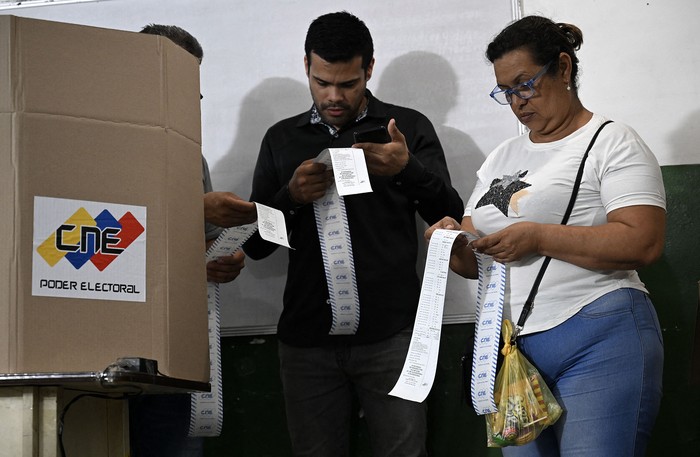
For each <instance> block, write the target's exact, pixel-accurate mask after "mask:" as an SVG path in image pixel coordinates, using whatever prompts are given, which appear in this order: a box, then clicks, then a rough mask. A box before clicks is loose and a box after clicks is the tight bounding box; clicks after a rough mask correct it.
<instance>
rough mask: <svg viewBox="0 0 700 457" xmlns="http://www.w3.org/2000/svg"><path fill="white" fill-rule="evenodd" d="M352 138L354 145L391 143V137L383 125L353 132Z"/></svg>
mask: <svg viewBox="0 0 700 457" xmlns="http://www.w3.org/2000/svg"><path fill="white" fill-rule="evenodd" d="M354 137H355V143H389V142H390V141H391V136H389V132H387V130H386V127H384V126H383V125H380V126H379V127H372V128H371V129H367V130H361V131H359V132H355V133H354Z"/></svg>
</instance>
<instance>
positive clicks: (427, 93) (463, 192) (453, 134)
mask: <svg viewBox="0 0 700 457" xmlns="http://www.w3.org/2000/svg"><path fill="white" fill-rule="evenodd" d="M376 95H377V97H378V98H379V99H380V100H383V101H386V102H388V103H395V104H397V105H403V106H407V107H409V108H413V109H416V110H418V111H420V112H421V113H423V114H425V115H426V116H428V119H430V121H431V122H432V123H433V125H434V126H435V131H436V132H437V134H438V137H439V138H440V142H441V143H442V147H443V149H444V150H445V158H446V159H447V166H448V169H449V171H450V177H451V178H452V186H453V187H454V188H455V189H457V191H458V192H459V195H460V197H462V199H463V200H464V201H465V203H466V200H467V199H468V198H469V195H470V194H471V192H472V189H473V188H474V184H475V182H476V171H477V170H478V169H479V167H480V166H481V164H482V163H483V162H484V158H485V155H484V153H483V152H482V151H481V150H480V149H479V147H478V146H477V145H476V143H475V142H474V140H472V138H471V137H470V136H469V135H468V134H467V133H465V132H463V131H461V130H458V129H455V128H453V127H449V126H448V125H446V123H447V115H448V114H449V112H450V111H451V110H452V108H454V107H455V106H456V105H457V97H458V95H459V81H458V80H457V74H456V73H455V71H454V69H453V68H452V66H451V65H450V63H449V62H448V61H447V60H446V59H445V58H444V57H442V56H439V55H437V54H434V53H430V52H424V51H413V52H409V53H407V54H404V55H402V56H399V57H397V58H395V59H394V60H392V61H391V62H390V63H389V65H388V66H387V67H386V68H385V69H384V70H383V72H382V74H381V80H380V81H379V86H378V87H377V90H376ZM398 127H399V129H401V126H400V125H399V126H398Z"/></svg>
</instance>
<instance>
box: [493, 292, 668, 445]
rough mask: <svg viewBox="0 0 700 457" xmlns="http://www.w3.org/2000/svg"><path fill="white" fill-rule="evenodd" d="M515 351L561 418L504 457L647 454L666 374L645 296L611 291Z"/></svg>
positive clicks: (653, 314) (520, 343) (524, 341)
mask: <svg viewBox="0 0 700 457" xmlns="http://www.w3.org/2000/svg"><path fill="white" fill-rule="evenodd" d="M536 306H537V305H536V304H535V307H536ZM526 326H527V324H526ZM518 347H519V348H520V350H521V351H522V353H523V354H524V355H525V356H526V357H527V358H528V360H530V361H531V362H532V363H533V365H535V366H536V367H537V369H538V370H539V371H540V373H541V374H542V375H543V377H544V379H545V380H546V382H547V385H548V386H549V387H550V389H551V390H552V393H553V394H554V396H555V397H556V398H557V401H558V402H559V404H560V405H561V406H562V408H563V409H564V413H563V414H562V416H561V418H560V419H559V421H558V422H557V423H556V424H554V425H553V426H552V427H549V428H548V429H545V431H544V432H542V434H541V435H540V436H539V437H538V438H537V439H536V440H535V441H534V442H532V443H529V444H527V445H524V446H519V447H507V448H504V449H503V455H504V456H506V457H521V456H546V457H557V456H562V457H574V456H577V457H584V456H585V457H597V456H611V457H612V456H614V457H632V456H635V457H636V456H639V457H641V456H643V455H644V452H645V450H646V447H647V443H648V441H649V436H650V434H651V430H652V428H653V426H654V421H655V419H656V415H657V413H658V411H659V404H660V402H661V378H662V371H663V342H662V338H661V330H660V328H659V322H658V319H657V317H656V311H655V310H654V307H653V305H652V303H651V300H649V298H648V296H647V295H646V294H645V293H643V292H641V291H639V290H635V289H618V290H616V291H613V292H610V293H608V294H606V295H604V296H602V297H601V298H599V299H597V300H595V301H594V302H592V303H590V304H588V305H587V306H585V307H584V308H583V309H582V310H581V311H579V313H578V314H576V315H575V316H574V317H572V318H570V319H568V320H567V321H566V322H564V323H562V324H561V325H558V326H557V327H555V328H553V329H551V330H547V331H545V332H540V333H535V334H532V335H525V336H522V337H520V338H519V339H518Z"/></svg>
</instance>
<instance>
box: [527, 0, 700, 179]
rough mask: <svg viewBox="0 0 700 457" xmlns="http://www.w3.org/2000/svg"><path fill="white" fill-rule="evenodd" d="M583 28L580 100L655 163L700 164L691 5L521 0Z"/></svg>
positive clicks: (699, 93) (663, 0) (699, 57)
mask: <svg viewBox="0 0 700 457" xmlns="http://www.w3.org/2000/svg"><path fill="white" fill-rule="evenodd" d="M522 3H523V6H524V13H525V14H542V15H544V16H547V17H549V18H551V19H552V20H554V21H556V22H569V23H572V24H574V25H576V26H578V27H579V28H580V29H581V30H582V31H583V46H581V50H580V51H579V53H578V56H579V59H580V66H581V74H580V82H581V90H580V97H581V100H582V101H583V104H584V106H586V107H587V108H588V109H590V110H592V111H595V112H598V113H601V114H604V115H606V116H608V117H610V118H612V119H614V120H616V121H619V122H624V123H626V124H629V125H631V126H632V127H633V128H634V129H635V130H636V131H637V132H638V133H639V134H640V135H641V136H642V138H644V140H645V141H646V143H647V144H648V145H649V147H650V148H651V149H652V151H654V153H655V154H656V156H657V157H658V159H659V162H660V163H661V165H680V164H697V163H700V146H699V145H700V84H699V83H698V79H699V78H700V72H699V70H700V40H699V39H698V37H697V34H698V26H697V18H698V17H700V2H699V1H697V0H615V1H606V0H523V2H522Z"/></svg>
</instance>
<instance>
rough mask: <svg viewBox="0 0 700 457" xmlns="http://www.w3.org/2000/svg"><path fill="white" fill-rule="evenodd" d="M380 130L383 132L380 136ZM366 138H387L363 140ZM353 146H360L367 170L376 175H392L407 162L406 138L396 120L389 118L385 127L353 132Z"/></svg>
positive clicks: (399, 170)
mask: <svg viewBox="0 0 700 457" xmlns="http://www.w3.org/2000/svg"><path fill="white" fill-rule="evenodd" d="M382 131H383V132H384V133H385V134H388V135H384V137H383V138H382ZM366 139H377V140H380V141H381V140H382V139H384V140H388V141H384V142H373V141H365V140H366ZM358 140H363V141H358ZM352 147H353V148H360V149H362V150H363V151H364V153H365V161H366V162H367V171H368V172H369V173H370V174H373V175H378V176H394V175H397V174H398V173H399V172H401V170H403V169H404V168H405V167H406V164H408V159H409V153H408V146H407V145H406V138H405V137H404V136H403V134H402V133H401V131H399V129H398V127H396V121H395V120H394V119H391V120H390V121H389V125H388V126H387V128H386V129H383V126H382V128H381V129H372V130H371V131H367V132H355V144H353V145H352Z"/></svg>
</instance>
